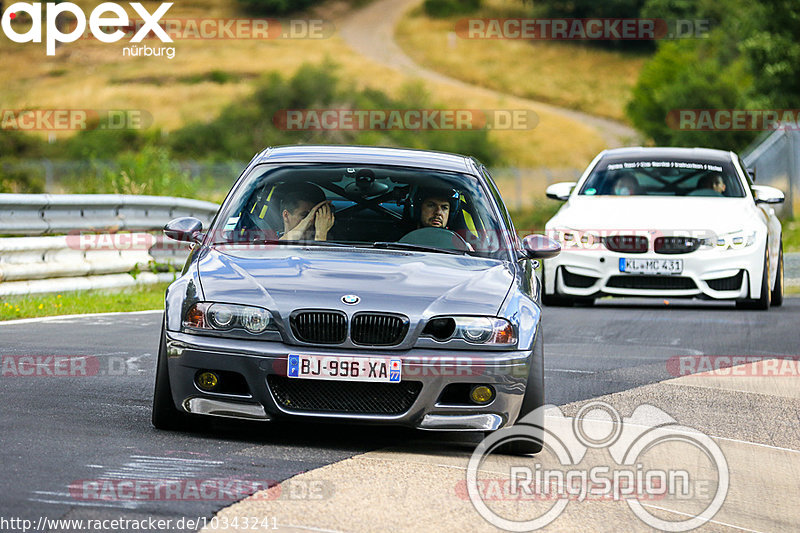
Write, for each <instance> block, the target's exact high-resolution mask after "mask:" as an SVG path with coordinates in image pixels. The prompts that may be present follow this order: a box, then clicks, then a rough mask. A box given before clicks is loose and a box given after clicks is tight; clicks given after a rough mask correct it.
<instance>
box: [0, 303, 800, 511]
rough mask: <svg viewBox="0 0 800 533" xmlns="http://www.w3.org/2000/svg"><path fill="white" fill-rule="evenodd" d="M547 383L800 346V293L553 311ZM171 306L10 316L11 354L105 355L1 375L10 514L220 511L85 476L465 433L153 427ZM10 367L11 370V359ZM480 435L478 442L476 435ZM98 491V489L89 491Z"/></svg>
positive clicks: (583, 389) (586, 383) (4, 484)
mask: <svg viewBox="0 0 800 533" xmlns="http://www.w3.org/2000/svg"><path fill="white" fill-rule="evenodd" d="M545 311H546V312H545V318H544V324H545V328H546V329H545V335H546V337H545V342H546V344H545V346H546V387H547V399H548V402H550V403H555V404H565V403H569V402H574V401H579V400H585V399H588V398H593V397H596V396H599V395H603V394H609V393H614V392H619V391H624V390H628V389H631V388H634V387H638V386H640V385H644V384H649V383H656V382H659V381H662V380H664V379H668V378H670V377H673V376H672V375H671V374H670V373H669V372H668V370H667V365H666V362H667V360H668V359H669V358H670V357H674V356H678V355H700V354H710V355H797V354H798V345H799V344H800V342H799V341H800V335H799V334H798V331H797V326H796V325H797V324H798V323H800V299H798V298H789V299H787V301H786V303H785V305H784V307H782V308H778V309H772V310H770V311H768V312H743V311H737V310H735V309H734V308H733V307H732V306H730V305H729V304H704V303H698V302H681V301H675V302H670V303H669V304H668V305H665V304H664V303H661V302H660V301H656V302H655V304H653V303H652V301H645V300H631V301H630V302H626V303H625V304H624V305H623V304H620V303H618V301H612V302H608V303H607V302H606V301H603V302H602V303H600V304H599V305H597V306H596V307H594V308H573V309H558V308H546V310H545ZM160 320H161V314H160V313H145V314H132V315H108V316H95V317H79V318H68V319H61V320H51V321H44V322H23V323H16V324H13V323H8V324H0V355H2V356H3V357H5V356H22V355H40V356H47V355H71V356H81V355H84V356H93V357H95V358H96V363H97V365H96V367H94V368H96V369H97V370H98V372H97V375H94V376H88V377H32V376H28V377H25V376H4V377H1V378H0V380H1V381H2V386H0V404H1V405H2V406H3V407H2V410H0V427H2V428H3V430H2V437H0V461H2V464H3V465H4V472H3V476H0V494H2V495H3V497H2V502H1V503H0V516H5V517H8V516H18V517H23V518H28V519H32V520H37V519H38V517H39V516H43V515H44V516H47V517H49V518H60V517H66V518H120V517H128V518H146V517H151V516H152V517H163V518H172V519H178V518H181V517H190V518H197V517H210V516H211V515H212V514H213V513H214V512H216V511H217V510H219V509H220V508H222V507H225V506H227V505H229V504H230V503H231V502H230V501H174V500H170V501H149V500H141V499H140V500H131V501H122V502H120V501H100V500H97V499H88V500H87V499H86V498H85V497H84V496H83V495H80V494H78V495H76V494H75V493H71V492H70V490H69V486H70V484H73V483H74V482H76V481H80V480H131V479H140V480H142V479H143V480H148V479H165V478H166V479H169V478H173V479H184V480H188V481H192V480H198V479H207V478H214V479H217V478H226V479H230V480H250V481H264V482H266V481H269V480H272V481H281V480H285V479H287V478H289V477H291V476H294V475H295V474H298V473H300V472H304V471H307V470H310V469H314V468H318V467H320V466H323V465H326V464H330V463H334V462H337V461H340V460H342V459H345V458H348V457H351V456H353V455H356V454H360V453H363V452H366V451H369V450H374V449H378V448H382V447H386V446H390V445H391V446H397V445H398V444H401V443H403V442H405V441H411V440H417V441H418V440H419V439H420V438H424V439H430V442H432V443H434V445H437V444H436V443H437V442H438V443H439V444H438V445H441V446H443V447H445V446H449V445H452V444H451V443H452V442H454V441H457V440H461V442H462V446H463V440H464V439H465V438H466V439H467V440H469V439H470V437H464V436H461V435H455V434H445V435H440V434H436V435H432V434H429V433H426V434H420V433H417V432H413V431H407V430H399V429H378V428H353V427H343V426H325V428H324V431H320V429H319V427H317V426H309V425H294V424H292V425H277V424H272V425H266V424H262V425H257V424H238V423H229V422H217V421H213V422H210V423H209V426H208V428H206V429H205V431H202V430H201V431H199V432H196V433H167V432H161V431H157V430H155V429H153V428H152V427H151V426H150V401H151V392H152V384H153V378H154V368H155V353H156V349H157V337H158V326H159V322H160ZM6 370H8V368H6ZM475 442H477V439H475ZM89 497H90V498H91V495H90V496H89Z"/></svg>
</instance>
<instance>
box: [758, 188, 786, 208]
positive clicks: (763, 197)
mask: <svg viewBox="0 0 800 533" xmlns="http://www.w3.org/2000/svg"><path fill="white" fill-rule="evenodd" d="M752 191H753V198H754V199H755V201H756V203H757V204H782V203H783V201H784V196H783V192H782V191H781V190H780V189H776V188H775V187H769V186H768V185H753V187H752Z"/></svg>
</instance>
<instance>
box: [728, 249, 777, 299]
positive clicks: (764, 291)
mask: <svg viewBox="0 0 800 533" xmlns="http://www.w3.org/2000/svg"><path fill="white" fill-rule="evenodd" d="M769 285H770V283H769V250H767V252H766V253H765V254H764V270H763V272H762V274H761V293H760V295H759V297H758V298H757V299H755V300H750V299H747V300H739V301H737V302H736V307H738V308H739V309H755V310H759V311H766V310H767V309H769V305H770V299H771V298H770V297H771V296H772V291H770V289H769Z"/></svg>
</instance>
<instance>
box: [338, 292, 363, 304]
mask: <svg viewBox="0 0 800 533" xmlns="http://www.w3.org/2000/svg"><path fill="white" fill-rule="evenodd" d="M360 301H361V298H359V297H358V296H356V295H355V294H345V295H344V296H342V302H343V303H346V304H347V305H356V304H357V303H358V302H360Z"/></svg>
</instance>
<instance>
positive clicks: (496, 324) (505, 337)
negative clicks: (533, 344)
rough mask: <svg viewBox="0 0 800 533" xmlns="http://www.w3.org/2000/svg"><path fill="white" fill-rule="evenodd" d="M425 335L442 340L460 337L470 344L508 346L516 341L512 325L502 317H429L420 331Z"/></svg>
mask: <svg viewBox="0 0 800 533" xmlns="http://www.w3.org/2000/svg"><path fill="white" fill-rule="evenodd" d="M422 334H423V335H424V336H427V337H433V338H434V339H436V340H437V341H440V342H444V341H449V340H451V339H462V340H465V341H466V342H468V343H470V344H484V345H493V346H497V345H502V346H510V345H513V344H515V343H516V342H517V336H516V334H515V333H514V327H513V326H512V325H511V323H510V322H509V321H508V320H506V319H504V318H497V317H484V316H449V317H437V318H433V319H431V320H430V321H429V322H428V324H427V325H426V326H425V329H424V330H423V331H422Z"/></svg>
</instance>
